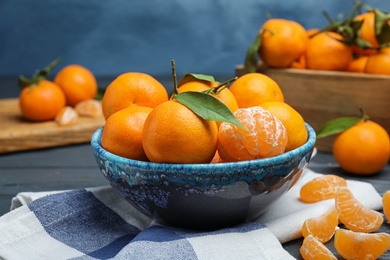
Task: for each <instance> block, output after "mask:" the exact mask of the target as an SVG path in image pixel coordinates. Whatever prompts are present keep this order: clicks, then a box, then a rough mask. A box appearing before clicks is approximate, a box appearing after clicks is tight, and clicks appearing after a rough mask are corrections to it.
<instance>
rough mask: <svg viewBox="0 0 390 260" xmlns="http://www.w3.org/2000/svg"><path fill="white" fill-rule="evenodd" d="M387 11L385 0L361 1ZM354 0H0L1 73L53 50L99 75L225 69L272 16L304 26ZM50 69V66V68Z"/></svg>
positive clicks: (346, 8) (29, 65)
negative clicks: (173, 65) (172, 65)
mask: <svg viewBox="0 0 390 260" xmlns="http://www.w3.org/2000/svg"><path fill="white" fill-rule="evenodd" d="M365 2H366V3H368V4H371V5H373V6H376V7H379V8H381V9H383V10H386V11H389V8H390V1H389V0H371V1H368V0H367V1H365ZM352 3H353V0H289V1H285V0H243V1H239V0H213V1H210V0H37V1H31V0H1V1H0V77H1V76H10V77H14V76H18V75H20V74H25V75H30V74H31V73H32V72H34V71H35V70H36V69H38V68H42V67H43V66H45V65H46V64H48V63H49V62H50V61H52V60H54V59H55V58H57V57H61V58H62V62H61V64H60V65H59V66H58V68H57V70H58V69H59V67H63V66H65V65H67V64H71V63H78V64H82V65H84V66H86V67H88V68H89V69H90V70H91V71H92V72H93V73H94V74H95V75H97V76H116V75H119V74H121V73H123V72H127V71H142V72H146V73H149V74H152V75H155V76H159V75H166V74H170V73H171V68H170V61H171V59H175V61H176V65H177V71H178V74H179V73H187V72H193V73H205V74H212V75H217V74H226V73H232V74H233V73H234V67H235V66H236V65H237V64H240V63H242V61H243V59H244V56H245V52H246V49H247V47H248V46H249V44H250V43H251V42H252V41H253V39H254V37H255V34H256V33H257V31H258V29H259V28H260V26H261V25H262V23H264V21H265V20H266V19H267V14H271V15H272V17H275V18H276V17H278V18H286V19H294V20H296V21H298V22H300V23H301V24H302V25H303V26H305V27H306V28H313V27H323V26H325V25H326V23H327V22H326V19H325V18H324V16H323V15H322V14H321V10H327V11H328V12H329V13H330V14H331V16H332V17H336V15H338V14H340V13H343V12H344V13H349V12H350V9H351V6H352ZM54 72H55V71H54Z"/></svg>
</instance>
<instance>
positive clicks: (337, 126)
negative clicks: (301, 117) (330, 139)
mask: <svg viewBox="0 0 390 260" xmlns="http://www.w3.org/2000/svg"><path fill="white" fill-rule="evenodd" d="M361 120H362V119H361V118H359V117H339V118H336V119H332V120H330V121H328V122H326V123H325V124H324V125H323V126H322V127H321V128H320V129H319V130H318V131H317V138H323V137H327V136H330V135H334V134H338V133H341V132H344V131H345V130H347V129H348V128H350V127H352V126H354V125H355V124H357V123H358V122H359V121H361Z"/></svg>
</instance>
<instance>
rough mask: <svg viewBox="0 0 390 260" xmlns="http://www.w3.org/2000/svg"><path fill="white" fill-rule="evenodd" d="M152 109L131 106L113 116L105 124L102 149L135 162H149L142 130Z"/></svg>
mask: <svg viewBox="0 0 390 260" xmlns="http://www.w3.org/2000/svg"><path fill="white" fill-rule="evenodd" d="M151 111H152V108H150V107H142V106H131V107H128V108H124V109H122V110H120V111H117V112H115V113H114V114H112V115H111V116H110V117H109V118H108V119H107V120H106V123H105V124H104V128H103V133H102V147H103V148H104V149H106V150H107V151H109V152H111V153H113V154H116V155H119V156H122V157H126V158H130V159H134V160H141V161H147V157H146V154H145V152H144V150H143V146H142V129H143V127H144V123H145V120H146V117H147V116H148V115H149V113H150V112H151Z"/></svg>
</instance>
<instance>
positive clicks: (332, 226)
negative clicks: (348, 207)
mask: <svg viewBox="0 0 390 260" xmlns="http://www.w3.org/2000/svg"><path fill="white" fill-rule="evenodd" d="M338 224H339V213H338V211H337V209H336V208H331V209H329V210H327V211H326V212H325V213H323V214H322V215H320V216H319V217H315V218H309V219H307V220H305V222H304V223H303V225H302V235H303V236H304V237H307V236H308V235H312V236H314V237H315V238H317V239H318V240H319V241H320V242H321V243H326V242H328V241H329V240H330V239H331V238H332V237H333V235H334V232H335V231H336V229H337V226H338Z"/></svg>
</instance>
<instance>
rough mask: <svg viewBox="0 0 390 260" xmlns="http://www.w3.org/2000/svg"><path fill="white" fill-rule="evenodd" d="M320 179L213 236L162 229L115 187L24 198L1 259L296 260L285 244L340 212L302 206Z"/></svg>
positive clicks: (360, 191) (354, 185) (0, 222)
mask: <svg viewBox="0 0 390 260" xmlns="http://www.w3.org/2000/svg"><path fill="white" fill-rule="evenodd" d="M317 176H319V175H318V174H316V173H314V172H311V171H310V170H306V171H305V174H304V175H303V177H302V179H301V180H300V181H299V182H298V183H297V184H296V186H294V187H293V188H292V189H291V190H290V191H289V192H288V193H287V194H286V195H285V196H284V197H283V199H281V200H278V201H277V202H276V203H275V204H274V205H273V207H271V208H270V210H269V211H267V212H266V213H265V214H263V215H262V216H261V217H260V218H259V219H257V220H256V221H253V222H250V223H243V224H241V225H238V226H235V227H232V228H226V229H221V230H217V231H213V232H197V231H191V230H184V229H178V228H172V227H166V226H161V225H159V224H157V223H155V222H154V221H153V219H150V218H148V217H146V216H145V215H143V214H141V213H139V212H138V211H137V210H136V209H135V208H133V207H132V206H131V205H130V204H129V203H128V202H126V201H125V200H124V199H122V198H121V197H120V196H119V195H118V193H117V192H116V191H115V190H114V189H112V188H111V187H108V186H107V187H97V188H89V189H80V190H71V191H55V192H39V193H31V192H23V193H20V194H18V195H17V196H16V197H15V198H14V199H13V200H12V205H11V209H13V210H12V211H10V212H9V213H7V214H5V215H4V216H2V217H0V259H10V260H13V259H31V260H34V259H40V260H41V259H294V258H293V257H292V256H291V255H290V254H289V253H287V252H286V251H285V250H284V248H283V247H282V245H281V243H283V242H286V241H289V240H292V239H295V238H297V237H300V236H301V234H300V228H301V226H302V223H303V220H305V219H306V218H308V217H312V216H315V215H319V214H321V213H322V212H324V210H326V209H327V208H329V207H331V206H333V205H334V204H333V201H331V200H329V201H323V202H320V203H316V204H305V203H302V202H300V201H299V200H298V198H299V189H300V187H301V186H302V185H303V183H305V182H306V181H308V180H310V179H312V178H314V177H317ZM348 186H349V188H350V189H351V190H352V192H353V193H354V194H355V196H356V197H357V198H358V199H359V200H360V201H361V202H362V203H363V204H365V205H366V206H368V207H370V208H373V209H377V210H378V209H381V197H380V195H379V194H378V193H377V192H376V191H375V189H374V188H373V186H372V185H370V184H368V183H363V182H356V181H348ZM297 196H298V197H297Z"/></svg>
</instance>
